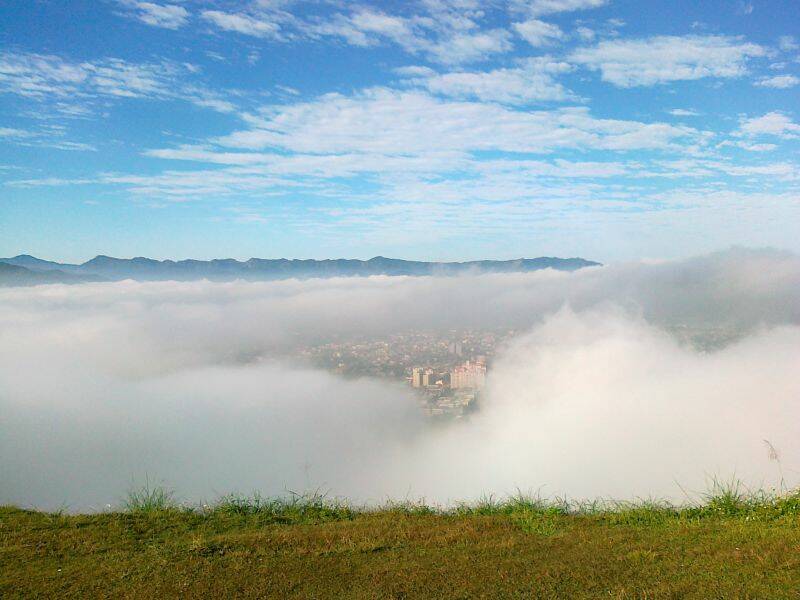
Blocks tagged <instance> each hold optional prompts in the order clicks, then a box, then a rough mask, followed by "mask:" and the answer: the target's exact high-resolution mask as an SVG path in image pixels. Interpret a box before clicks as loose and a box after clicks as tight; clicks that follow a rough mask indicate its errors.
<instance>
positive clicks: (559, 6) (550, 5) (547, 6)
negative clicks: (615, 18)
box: [511, 0, 609, 16]
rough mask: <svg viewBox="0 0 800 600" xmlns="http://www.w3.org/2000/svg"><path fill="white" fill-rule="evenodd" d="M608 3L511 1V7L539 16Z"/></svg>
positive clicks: (600, 0)
mask: <svg viewBox="0 0 800 600" xmlns="http://www.w3.org/2000/svg"><path fill="white" fill-rule="evenodd" d="M608 2H609V0H512V2H511V5H512V9H515V10H517V11H521V12H526V13H528V14H530V15H531V16H541V15H551V14H555V13H562V12H574V11H577V10H589V9H593V8H600V7H601V6H605V5H606V4H608Z"/></svg>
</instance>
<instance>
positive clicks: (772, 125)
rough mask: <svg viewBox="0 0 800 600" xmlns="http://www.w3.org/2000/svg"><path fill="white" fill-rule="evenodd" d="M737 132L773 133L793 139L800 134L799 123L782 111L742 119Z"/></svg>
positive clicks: (757, 134)
mask: <svg viewBox="0 0 800 600" xmlns="http://www.w3.org/2000/svg"><path fill="white" fill-rule="evenodd" d="M737 134H738V135H745V136H750V137H752V136H759V135H774V136H777V137H780V138H783V139H795V138H797V137H798V136H800V125H799V124H797V123H795V122H794V121H792V119H791V118H789V117H788V116H787V115H785V114H783V113H782V112H778V111H773V112H770V113H767V114H765V115H763V116H761V117H753V118H750V119H748V118H744V119H742V120H741V123H740V126H739V131H738V132H737Z"/></svg>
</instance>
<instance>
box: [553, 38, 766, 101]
mask: <svg viewBox="0 0 800 600" xmlns="http://www.w3.org/2000/svg"><path fill="white" fill-rule="evenodd" d="M766 54H767V51H766V49H764V48H763V47H761V46H758V45H756V44H751V43H747V42H743V41H741V40H739V39H737V38H731V37H726V36H713V35H712V36H683V37H678V36H657V37H652V38H647V39H640V40H607V41H603V42H600V43H599V44H598V45H597V46H595V47H593V48H580V49H578V50H575V51H574V52H573V53H572V54H571V55H570V57H569V60H571V61H573V62H575V63H578V64H581V65H584V66H586V67H587V68H589V69H592V70H599V71H600V72H601V75H602V78H603V80H604V81H608V82H609V83H612V84H614V85H616V86H619V87H626V88H627V87H635V86H646V85H656V84H662V83H668V82H671V81H681V80H693V79H701V78H703V77H739V76H741V75H744V74H745V73H746V72H747V65H746V62H747V59H748V58H750V57H759V56H765V55H766Z"/></svg>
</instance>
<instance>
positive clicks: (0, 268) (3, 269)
mask: <svg viewBox="0 0 800 600" xmlns="http://www.w3.org/2000/svg"><path fill="white" fill-rule="evenodd" d="M42 262H46V261H42ZM53 264H55V263H53ZM90 281H103V278H102V277H100V276H98V275H92V274H88V273H86V274H83V273H80V274H77V273H75V274H74V273H65V272H64V271H61V270H59V269H48V270H34V269H30V268H26V267H22V266H19V265H14V264H7V263H6V262H3V261H0V286H19V285H40V284H45V283H86V282H90Z"/></svg>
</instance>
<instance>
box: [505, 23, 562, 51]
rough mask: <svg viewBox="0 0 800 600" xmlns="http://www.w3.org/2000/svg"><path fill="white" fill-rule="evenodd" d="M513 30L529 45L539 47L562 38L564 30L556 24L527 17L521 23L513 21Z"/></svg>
mask: <svg viewBox="0 0 800 600" xmlns="http://www.w3.org/2000/svg"><path fill="white" fill-rule="evenodd" d="M514 30H515V31H516V32H517V33H518V34H519V35H520V37H522V38H523V39H524V40H525V41H526V42H528V43H529V44H530V45H531V46H534V47H539V46H546V45H548V44H552V43H553V42H556V41H559V40H563V39H564V37H565V36H564V32H563V31H561V28H560V27H559V26H558V25H553V24H552V23H545V22H544V21H539V20H538V19H529V20H527V21H523V22H522V23H514Z"/></svg>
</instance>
